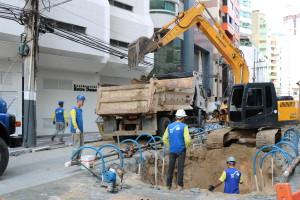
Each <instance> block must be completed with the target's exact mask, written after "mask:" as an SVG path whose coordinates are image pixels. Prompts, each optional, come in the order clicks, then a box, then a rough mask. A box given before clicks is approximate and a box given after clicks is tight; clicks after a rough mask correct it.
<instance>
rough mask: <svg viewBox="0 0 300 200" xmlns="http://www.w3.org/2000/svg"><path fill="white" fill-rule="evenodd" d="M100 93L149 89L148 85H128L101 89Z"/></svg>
mask: <svg viewBox="0 0 300 200" xmlns="http://www.w3.org/2000/svg"><path fill="white" fill-rule="evenodd" d="M101 88H102V91H116V90H131V89H144V88H149V84H130V85H121V86H111V87H101Z"/></svg>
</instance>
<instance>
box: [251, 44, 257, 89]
mask: <svg viewBox="0 0 300 200" xmlns="http://www.w3.org/2000/svg"><path fill="white" fill-rule="evenodd" d="M253 51H254V62H253V76H252V80H253V83H255V63H256V62H255V59H257V58H255V49H254V50H253Z"/></svg>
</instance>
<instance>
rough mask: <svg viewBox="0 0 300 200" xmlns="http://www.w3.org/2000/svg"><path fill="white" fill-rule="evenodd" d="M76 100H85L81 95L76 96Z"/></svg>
mask: <svg viewBox="0 0 300 200" xmlns="http://www.w3.org/2000/svg"><path fill="white" fill-rule="evenodd" d="M77 100H81V101H84V100H85V97H84V96H83V95H82V94H79V95H78V96H77Z"/></svg>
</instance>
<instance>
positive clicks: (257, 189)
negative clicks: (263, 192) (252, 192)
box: [254, 175, 259, 192]
mask: <svg viewBox="0 0 300 200" xmlns="http://www.w3.org/2000/svg"><path fill="white" fill-rule="evenodd" d="M254 178H255V183H256V191H257V192H259V188H258V182H257V176H256V175H254Z"/></svg>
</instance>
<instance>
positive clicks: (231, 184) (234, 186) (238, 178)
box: [208, 157, 243, 194]
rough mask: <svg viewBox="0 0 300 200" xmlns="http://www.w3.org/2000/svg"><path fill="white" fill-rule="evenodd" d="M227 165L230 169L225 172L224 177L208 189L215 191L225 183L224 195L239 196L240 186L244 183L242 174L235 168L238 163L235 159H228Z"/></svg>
mask: <svg viewBox="0 0 300 200" xmlns="http://www.w3.org/2000/svg"><path fill="white" fill-rule="evenodd" d="M226 163H227V167H228V168H227V169H225V170H224V171H223V173H222V176H221V177H220V178H219V180H218V181H217V183H216V184H215V185H210V186H209V187H208V190H209V191H213V190H214V189H215V188H216V187H218V186H219V185H221V184H222V183H223V182H225V187H224V193H227V194H239V193H240V190H239V184H242V183H243V179H242V173H241V172H240V171H239V170H237V169H236V168H235V163H236V161H235V158H234V157H228V159H227V162H226Z"/></svg>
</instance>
